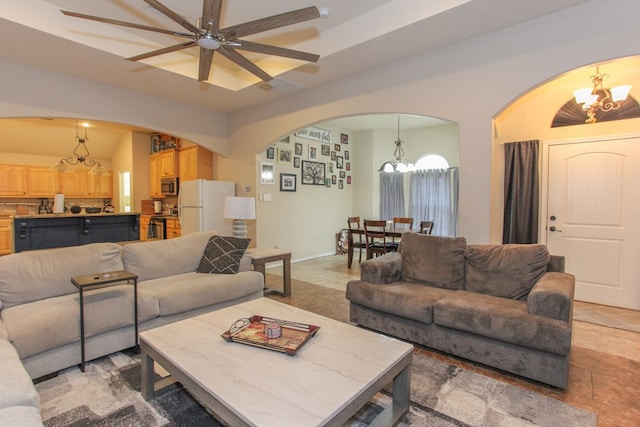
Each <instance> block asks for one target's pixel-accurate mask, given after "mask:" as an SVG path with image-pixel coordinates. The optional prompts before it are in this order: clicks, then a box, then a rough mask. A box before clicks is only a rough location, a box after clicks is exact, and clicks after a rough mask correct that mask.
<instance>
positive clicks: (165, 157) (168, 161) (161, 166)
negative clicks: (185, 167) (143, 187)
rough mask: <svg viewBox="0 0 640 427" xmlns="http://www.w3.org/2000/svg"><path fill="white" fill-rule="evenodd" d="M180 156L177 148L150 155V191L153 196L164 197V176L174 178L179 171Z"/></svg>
mask: <svg viewBox="0 0 640 427" xmlns="http://www.w3.org/2000/svg"><path fill="white" fill-rule="evenodd" d="M177 160H178V157H177V154H176V151H175V150H165V151H161V152H159V153H155V154H152V155H151V156H149V192H150V194H151V197H153V198H156V199H157V198H164V195H163V194H162V185H161V182H160V181H161V179H162V178H173V177H175V176H176V172H177V171H178V162H177Z"/></svg>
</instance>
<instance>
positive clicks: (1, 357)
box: [0, 340, 40, 425]
mask: <svg viewBox="0 0 640 427" xmlns="http://www.w3.org/2000/svg"><path fill="white" fill-rule="evenodd" d="M0 372H2V381H0V408H7V407H10V406H30V407H34V408H36V409H39V408H40V397H39V396H38V393H37V392H36V389H35V387H34V386H33V382H32V381H31V378H30V377H29V374H27V371H26V370H25V369H24V366H22V362H21V361H20V358H19V357H18V353H17V352H16V350H15V348H13V346H12V345H11V343H9V341H7V340H0ZM14 425H22V424H19V423H16V424H14Z"/></svg>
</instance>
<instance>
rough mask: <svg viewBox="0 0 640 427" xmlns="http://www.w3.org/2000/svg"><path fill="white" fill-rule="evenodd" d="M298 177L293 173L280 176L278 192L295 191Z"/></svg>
mask: <svg viewBox="0 0 640 427" xmlns="http://www.w3.org/2000/svg"><path fill="white" fill-rule="evenodd" d="M297 178H298V176H297V175H296V174H293V173H281V174H280V191H296V181H297Z"/></svg>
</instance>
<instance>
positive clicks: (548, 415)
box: [36, 352, 597, 427]
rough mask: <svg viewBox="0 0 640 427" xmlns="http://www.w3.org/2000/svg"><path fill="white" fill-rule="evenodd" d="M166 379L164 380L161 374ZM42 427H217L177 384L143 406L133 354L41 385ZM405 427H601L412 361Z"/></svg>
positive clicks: (517, 392)
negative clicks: (409, 398) (408, 411)
mask: <svg viewBox="0 0 640 427" xmlns="http://www.w3.org/2000/svg"><path fill="white" fill-rule="evenodd" d="M159 376H162V373H160V374H159ZM36 388H37V390H38V392H39V393H40V399H41V404H42V416H43V419H44V424H45V426H51V427H62V426H75V427H80V426H92V427H93V426H105V427H106V426H145V427H146V426H219V425H220V424H219V423H217V422H216V421H215V419H214V418H213V417H211V416H210V415H209V414H208V413H207V412H206V411H205V410H204V408H202V407H201V406H200V405H199V404H198V403H197V402H196V401H195V400H194V399H193V398H192V397H191V396H190V395H189V393H188V392H186V391H185V390H184V389H183V388H182V387H181V386H180V385H179V384H173V385H171V386H169V387H167V388H166V389H164V390H162V391H160V392H158V393H156V397H155V398H154V399H153V400H152V401H150V402H147V401H145V400H144V399H143V398H142V396H141V394H140V360H139V358H138V356H137V355H135V354H133V353H130V352H121V353H115V354H112V355H110V356H107V357H103V358H101V359H97V360H95V361H93V362H89V363H88V364H87V367H86V372H84V373H82V372H80V370H79V369H78V368H77V367H74V368H69V369H67V370H65V371H62V372H61V373H60V374H59V375H58V376H57V377H55V378H51V379H49V380H47V381H43V382H41V383H38V384H37V385H36ZM390 403H391V397H390V395H389V393H388V392H387V391H386V390H383V391H382V392H380V393H378V394H377V395H376V396H375V398H374V399H373V400H372V401H371V402H369V403H368V404H367V405H365V407H364V408H362V410H360V411H359V412H358V413H357V414H356V415H354V417H353V418H352V419H351V420H350V422H349V424H348V425H349V426H367V425H369V422H370V421H371V420H372V419H373V418H374V417H375V415H376V414H377V413H379V412H380V411H381V410H382V408H383V407H385V406H387V405H389V404H390ZM400 425H401V426H426V425H428V426H436V427H439V426H442V427H450V426H510V427H512V426H560V425H561V426H580V427H589V426H597V417H596V415H595V414H593V413H591V412H587V411H585V410H583V409H580V408H577V407H574V406H571V405H567V404H565V403H563V402H560V401H558V400H555V399H552V398H549V397H546V396H542V395H539V394H536V393H533V392H530V391H527V390H524V389H521V388H519V387H516V386H513V385H510V384H506V383H502V382H500V381H497V380H494V379H491V378H488V377H485V376H483V375H480V374H476V373H473V372H470V371H466V370H464V369H461V368H459V367H455V366H451V365H448V364H446V363H443V362H441V361H438V360H435V359H431V358H429V357H425V356H421V355H414V359H413V365H412V370H411V410H410V413H409V414H408V415H407V416H406V417H405V418H404V420H403V421H402V423H401V424H400Z"/></svg>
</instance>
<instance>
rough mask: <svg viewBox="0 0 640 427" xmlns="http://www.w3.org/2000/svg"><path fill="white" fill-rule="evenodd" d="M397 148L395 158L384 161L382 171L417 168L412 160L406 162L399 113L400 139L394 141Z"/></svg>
mask: <svg viewBox="0 0 640 427" xmlns="http://www.w3.org/2000/svg"><path fill="white" fill-rule="evenodd" d="M394 144H395V145H396V149H395V150H394V151H393V157H394V159H393V160H391V161H388V162H384V163H383V164H382V166H380V169H379V170H380V171H381V172H413V171H415V170H416V168H415V166H414V164H413V163H411V162H405V160H404V150H403V149H402V141H401V140H400V116H399V115H398V139H396V141H395V142H394Z"/></svg>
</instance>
